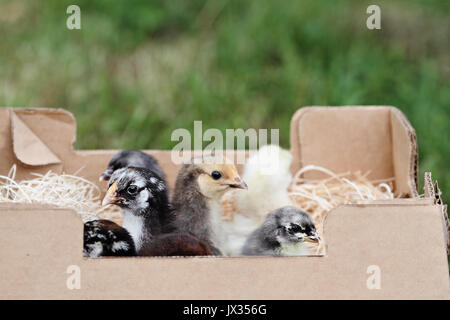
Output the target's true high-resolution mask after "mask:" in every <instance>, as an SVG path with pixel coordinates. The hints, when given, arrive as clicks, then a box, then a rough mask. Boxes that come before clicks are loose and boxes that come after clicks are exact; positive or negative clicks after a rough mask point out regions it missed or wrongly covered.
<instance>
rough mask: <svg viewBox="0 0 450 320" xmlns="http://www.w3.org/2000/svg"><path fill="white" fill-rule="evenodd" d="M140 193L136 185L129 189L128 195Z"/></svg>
mask: <svg viewBox="0 0 450 320" xmlns="http://www.w3.org/2000/svg"><path fill="white" fill-rule="evenodd" d="M137 191H138V188H137V187H136V186H135V185H131V186H129V187H128V188H127V192H128V194H131V195H135V194H136V193H137Z"/></svg>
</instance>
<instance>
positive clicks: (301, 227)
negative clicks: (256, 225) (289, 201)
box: [264, 206, 320, 244]
mask: <svg viewBox="0 0 450 320" xmlns="http://www.w3.org/2000/svg"><path fill="white" fill-rule="evenodd" d="M264 225H265V227H267V226H271V227H272V228H276V229H277V232H276V234H277V240H278V242H279V243H281V244H283V243H298V242H312V243H318V242H319V241H320V238H319V236H318V235H317V231H316V227H315V225H314V223H313V221H312V219H311V217H310V216H309V214H307V213H306V212H304V211H301V210H299V209H297V208H294V207H291V206H286V207H283V208H279V209H277V210H275V211H273V212H272V213H271V214H269V215H268V216H267V219H266V221H265V222H264Z"/></svg>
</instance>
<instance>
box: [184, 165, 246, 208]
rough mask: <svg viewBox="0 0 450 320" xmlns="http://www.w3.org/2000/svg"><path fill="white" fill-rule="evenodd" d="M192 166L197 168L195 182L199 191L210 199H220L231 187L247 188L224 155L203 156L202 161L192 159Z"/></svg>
mask: <svg viewBox="0 0 450 320" xmlns="http://www.w3.org/2000/svg"><path fill="white" fill-rule="evenodd" d="M193 160H194V161H193V164H191V165H192V166H194V167H195V169H196V170H198V178H197V183H198V187H199V191H200V193H201V194H202V195H203V196H204V197H206V198H210V199H217V200H220V199H221V197H222V196H223V195H224V194H225V193H226V192H227V191H229V190H232V189H247V184H246V183H245V182H244V181H243V180H242V178H241V177H240V175H239V173H238V170H237V169H236V167H235V165H234V164H233V162H232V161H230V160H229V159H227V158H225V157H218V156H204V157H203V158H202V161H195V160H198V158H197V159H196V158H194V159H193Z"/></svg>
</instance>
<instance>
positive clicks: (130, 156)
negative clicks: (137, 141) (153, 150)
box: [99, 150, 165, 181]
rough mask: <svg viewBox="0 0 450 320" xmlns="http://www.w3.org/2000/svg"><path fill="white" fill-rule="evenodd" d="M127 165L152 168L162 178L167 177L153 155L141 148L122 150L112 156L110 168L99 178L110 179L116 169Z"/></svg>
mask: <svg viewBox="0 0 450 320" xmlns="http://www.w3.org/2000/svg"><path fill="white" fill-rule="evenodd" d="M126 167H136V168H146V169H149V170H152V171H153V172H154V173H155V174H156V175H157V176H158V177H159V178H160V179H161V180H164V179H165V175H164V172H163V171H162V169H161V167H160V166H159V164H158V161H157V160H156V159H155V158H154V157H153V156H151V155H148V154H146V153H144V152H142V151H139V150H122V151H120V152H118V153H116V154H115V155H114V156H113V157H112V158H111V160H110V161H109V164H108V168H107V169H106V171H105V172H103V174H102V175H101V176H100V178H99V180H100V181H102V180H104V181H108V180H109V179H110V178H111V175H112V174H113V172H114V171H116V170H118V169H121V168H126Z"/></svg>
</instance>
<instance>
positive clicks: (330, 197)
mask: <svg viewBox="0 0 450 320" xmlns="http://www.w3.org/2000/svg"><path fill="white" fill-rule="evenodd" d="M311 171H316V172H322V173H324V174H325V175H326V176H327V177H326V178H324V179H321V180H311V179H306V178H304V177H303V176H304V174H305V173H306V172H311ZM369 173H370V172H367V173H365V174H362V173H361V172H360V171H356V172H346V173H341V174H336V173H334V172H332V171H330V170H328V169H326V168H323V167H319V166H314V165H308V166H305V167H303V168H302V169H300V170H299V171H298V172H297V173H296V174H295V176H294V177H293V179H292V183H291V186H290V188H289V196H290V198H291V200H292V202H293V203H294V205H295V206H297V207H298V208H299V209H302V210H303V211H306V212H307V213H309V214H310V215H311V217H312V219H313V221H314V223H315V225H316V228H317V231H318V233H319V236H320V237H321V239H322V241H321V242H320V244H319V245H316V246H315V248H313V252H314V254H318V255H322V254H325V246H326V243H325V241H323V221H324V219H325V217H326V215H327V213H328V212H329V211H330V210H331V209H333V208H336V207H337V206H339V205H344V204H352V203H358V202H360V201H367V200H387V199H394V193H393V192H392V189H393V181H394V178H389V179H385V180H383V181H370V180H369V179H368V178H367V176H368V175H369Z"/></svg>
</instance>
